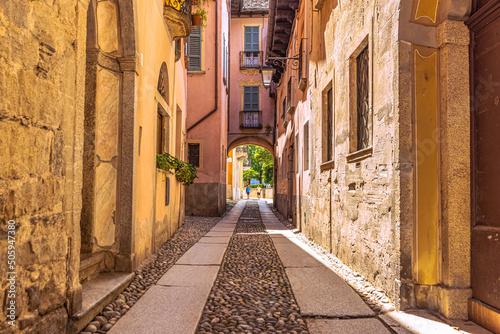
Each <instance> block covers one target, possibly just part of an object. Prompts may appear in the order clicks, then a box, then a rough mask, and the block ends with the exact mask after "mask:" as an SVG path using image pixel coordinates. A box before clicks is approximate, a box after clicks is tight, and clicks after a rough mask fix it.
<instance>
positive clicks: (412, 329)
mask: <svg viewBox="0 0 500 334" xmlns="http://www.w3.org/2000/svg"><path fill="white" fill-rule="evenodd" d="M378 317H379V319H380V320H381V321H383V322H384V323H385V324H386V325H387V326H389V327H390V328H391V329H392V330H393V331H395V332H396V333H398V334H411V333H439V334H459V333H463V334H466V333H471V334H472V333H474V334H493V332H490V331H489V330H487V329H486V328H484V327H481V326H479V325H478V324H476V323H474V322H472V321H470V320H452V319H446V318H444V317H443V316H441V315H440V314H437V313H435V312H433V311H429V310H427V309H410V310H405V311H392V312H388V313H383V314H380V315H379V316H378Z"/></svg>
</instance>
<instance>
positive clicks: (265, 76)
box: [260, 65, 276, 88]
mask: <svg viewBox="0 0 500 334" xmlns="http://www.w3.org/2000/svg"><path fill="white" fill-rule="evenodd" d="M274 72H276V70H275V69H274V68H273V67H271V66H267V65H264V66H262V68H261V69H260V73H261V74H262V82H263V83H264V88H269V86H270V85H271V81H272V80H273V75H274Z"/></svg>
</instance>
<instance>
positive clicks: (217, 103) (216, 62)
mask: <svg viewBox="0 0 500 334" xmlns="http://www.w3.org/2000/svg"><path fill="white" fill-rule="evenodd" d="M214 2H215V107H214V108H213V109H212V110H211V111H209V112H208V113H207V114H206V115H205V116H203V117H202V118H200V119H199V120H198V121H196V122H195V123H194V124H193V125H191V126H190V127H189V128H187V132H189V131H191V130H192V129H193V128H195V127H196V126H197V125H198V124H200V123H201V122H203V121H204V120H206V119H207V118H208V117H210V115H212V114H213V113H215V112H216V111H217V109H218V108H219V80H218V79H219V67H218V65H219V63H218V58H219V25H218V24H219V10H218V8H217V5H218V4H217V0H214Z"/></svg>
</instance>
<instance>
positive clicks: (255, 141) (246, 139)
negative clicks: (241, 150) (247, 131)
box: [227, 135, 274, 158]
mask: <svg viewBox="0 0 500 334" xmlns="http://www.w3.org/2000/svg"><path fill="white" fill-rule="evenodd" d="M242 145H257V146H261V147H263V148H265V149H266V150H268V151H269V152H271V154H272V156H273V158H274V148H273V144H272V143H271V142H270V141H269V140H267V138H262V136H251V135H244V136H238V137H235V138H233V139H232V140H231V142H230V143H229V144H228V148H227V152H230V151H232V150H233V149H234V148H236V147H238V146H242Z"/></svg>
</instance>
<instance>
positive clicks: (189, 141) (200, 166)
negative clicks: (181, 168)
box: [186, 139, 203, 172]
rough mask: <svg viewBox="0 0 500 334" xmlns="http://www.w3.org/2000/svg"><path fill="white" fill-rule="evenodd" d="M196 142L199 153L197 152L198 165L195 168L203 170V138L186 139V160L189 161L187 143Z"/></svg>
mask: <svg viewBox="0 0 500 334" xmlns="http://www.w3.org/2000/svg"><path fill="white" fill-rule="evenodd" d="M193 144H197V145H199V153H198V163H199V167H196V166H195V167H196V169H197V170H198V171H199V172H200V171H203V140H196V139H190V140H188V141H187V159H186V160H187V162H188V163H190V162H189V161H190V160H189V145H193Z"/></svg>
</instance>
